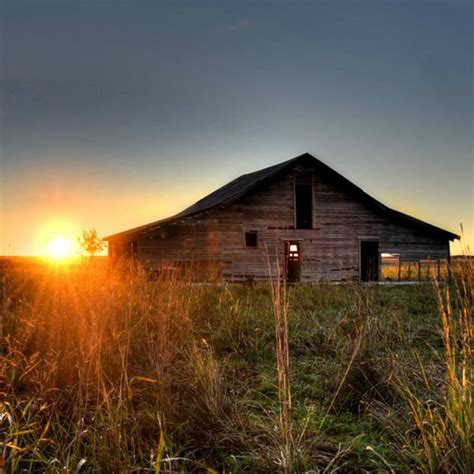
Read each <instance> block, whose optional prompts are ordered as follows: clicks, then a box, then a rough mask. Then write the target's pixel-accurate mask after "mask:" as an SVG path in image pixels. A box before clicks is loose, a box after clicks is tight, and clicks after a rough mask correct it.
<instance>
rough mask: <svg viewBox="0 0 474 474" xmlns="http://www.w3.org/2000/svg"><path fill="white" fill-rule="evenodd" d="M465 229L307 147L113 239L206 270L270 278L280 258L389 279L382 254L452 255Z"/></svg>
mask: <svg viewBox="0 0 474 474" xmlns="http://www.w3.org/2000/svg"><path fill="white" fill-rule="evenodd" d="M454 239H459V236H458V235H456V234H453V233H451V232H448V231H446V230H443V229H441V228H439V227H436V226H434V225H431V224H428V223H426V222H423V221H421V220H419V219H416V218H414V217H411V216H408V215H406V214H403V213H401V212H399V211H396V210H394V209H391V208H389V207H387V206H385V205H384V204H382V203H381V202H379V201H377V200H376V199H374V198H373V197H371V196H369V195H368V194H367V193H365V192H364V191H363V190H362V189H361V188H359V187H358V186H356V185H355V184H353V183H351V182H350V181H349V180H348V179H346V178H345V177H344V176H342V175H341V174H339V173H338V172H336V171H335V170H333V169H331V168H330V167H329V166H328V165H326V164H325V163H323V162H322V161H321V160H319V159H317V158H315V157H314V156H312V155H310V154H308V153H305V154H303V155H300V156H297V157H296V158H293V159H290V160H288V161H285V162H283V163H279V164H276V165H274V166H270V167H268V168H265V169H262V170H259V171H255V172H253V173H249V174H245V175H243V176H240V177H239V178H236V179H234V180H233V181H231V182H230V183H228V184H226V185H224V186H222V187H221V188H219V189H217V190H216V191H214V192H212V193H211V194H209V195H208V196H205V197H204V198H202V199H201V200H199V201H198V202H196V203H195V204H193V205H192V206H190V207H188V208H187V209H185V210H184V211H182V212H180V213H179V214H176V215H174V216H172V217H168V218H166V219H162V220H158V221H156V222H152V223H150V224H146V225H143V226H140V227H136V228H133V229H130V230H126V231H123V232H120V233H117V234H114V235H110V236H108V237H106V238H105V240H107V241H108V243H109V256H110V257H111V258H113V259H114V258H118V257H131V258H134V259H137V260H138V261H139V262H141V263H142V264H143V265H144V266H145V267H147V268H149V269H151V270H154V271H157V272H171V273H174V272H180V271H182V270H183V269H185V268H190V267H192V268H193V269H194V271H195V272H196V274H198V275H199V276H200V278H202V279H206V276H209V275H211V274H213V275H214V276H215V275H217V277H218V278H220V279H222V280H226V281H245V280H249V279H250V280H265V279H267V278H268V275H269V271H268V269H269V264H268V262H269V259H270V261H274V259H278V260H279V261H280V262H281V265H280V267H281V268H283V269H284V274H285V275H286V278H287V279H288V281H293V282H296V281H303V282H315V281H347V280H354V279H360V280H364V281H371V280H375V281H376V280H378V279H379V278H380V265H381V256H382V255H384V254H386V255H396V256H398V259H399V261H404V262H414V263H415V262H418V263H419V262H420V261H422V260H429V261H432V262H438V269H439V264H440V262H449V258H450V253H449V242H450V241H452V240H454Z"/></svg>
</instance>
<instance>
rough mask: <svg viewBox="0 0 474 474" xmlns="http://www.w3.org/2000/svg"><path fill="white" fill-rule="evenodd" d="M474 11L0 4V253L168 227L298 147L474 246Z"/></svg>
mask: <svg viewBox="0 0 474 474" xmlns="http://www.w3.org/2000/svg"><path fill="white" fill-rule="evenodd" d="M473 13H474V12H473V3H472V2H470V1H463V0H449V1H447V0H446V1H441V0H430V1H421V0H420V1H417V0H409V1H402V0H400V1H399V0H385V1H384V0H377V1H364V0H360V1H356V0H352V1H349V0H348V1H342V0H341V1H338V0H332V1H327V2H325V1H312V2H311V1H302V2H299V1H292V2H289V1H288V2H285V1H269V0H266V1H263V0H262V1H245V0H243V1H239V2H229V1H225V0H224V1H222V0H221V1H206V0H204V1H163V2H160V1H148V0H136V1H132V0H127V1H125V0H113V1H111V0H110V1H106V0H81V1H73V0H62V1H61V0H29V1H28V0H3V1H2V0H0V35H1V37H0V54H1V55H0V81H1V82H0V158H1V163H0V193H1V204H0V205H1V209H0V219H1V220H0V255H1V254H3V255H39V254H44V253H45V252H46V249H47V244H48V242H49V240H50V239H51V238H53V237H55V236H58V235H63V234H64V236H65V237H67V238H71V236H72V239H75V236H76V235H77V234H79V233H80V232H81V231H82V229H89V228H92V227H95V228H96V229H97V231H98V233H99V235H101V236H105V235H108V234H111V233H115V232H118V231H121V230H125V229H127V228H130V227H133V226H137V225H141V224H144V223H147V222H151V221H154V220H157V219H159V218H162V217H166V216H168V215H171V214H173V213H175V212H178V211H180V210H182V209H183V208H184V207H186V206H188V205H189V204H192V203H193V202H194V201H196V200H197V199H199V198H201V197H202V196H204V195H205V194H207V193H209V192H211V191H213V190H214V189H215V188H217V187H219V186H221V185H223V184H225V183H226V182H227V181H229V180H231V179H233V178H235V177H237V176H238V175H240V174H243V173H246V172H251V171H255V170H257V169H260V168H263V167H265V166H269V165H272V164H275V163H278V162H281V161H284V160H287V159H289V158H292V157H294V156H297V155H299V154H301V153H304V152H309V153H312V154H314V155H315V156H317V157H319V158H321V159H322V160H323V161H324V162H326V163H327V164H329V165H330V166H331V167H333V168H334V169H336V170H337V171H339V172H341V173H342V174H343V175H344V176H346V177H347V178H348V179H350V180H351V181H353V182H354V183H356V184H357V185H359V186H361V187H362V188H363V189H364V190H365V191H367V192H368V193H369V194H371V195H372V196H374V197H376V198H377V199H379V200H381V201H382V202H383V203H385V204H387V205H389V206H390V207H394V208H396V209H398V210H400V211H403V212H407V213H409V214H412V215H414V216H416V217H418V218H420V219H422V220H426V221H428V222H430V223H432V224H435V225H437V226H440V227H443V228H445V229H447V230H450V231H454V232H456V233H460V223H462V224H463V227H464V234H465V239H464V245H465V246H467V245H469V246H470V248H471V249H473V248H474V223H473V220H474V216H473V214H474V194H473V189H474V170H473V166H474V164H473V161H474V158H473V110H474V108H473V106H474V94H473ZM459 250H460V248H459V245H457V244H456V245H455V246H453V247H452V251H453V252H454V253H458V252H459Z"/></svg>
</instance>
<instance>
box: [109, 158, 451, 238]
mask: <svg viewBox="0 0 474 474" xmlns="http://www.w3.org/2000/svg"><path fill="white" fill-rule="evenodd" d="M296 165H303V166H312V167H313V168H314V169H315V170H317V171H318V172H319V173H321V175H324V176H325V177H326V178H327V179H328V180H330V181H332V182H334V183H335V184H337V185H338V186H339V187H340V189H343V190H344V191H346V192H347V193H348V194H350V195H351V196H353V197H354V198H356V199H358V200H360V201H362V202H364V203H365V204H367V205H368V206H369V207H371V208H372V209H374V210H375V211H377V212H379V213H381V214H382V215H385V216H387V217H388V218H390V219H392V220H394V221H397V222H400V223H401V224H404V225H408V226H412V227H417V228H419V229H420V230H423V231H424V232H425V233H428V234H431V235H434V236H436V237H439V238H441V239H448V240H454V239H459V236H458V235H456V234H453V233H452V232H448V231H447V230H444V229H441V228H439V227H436V226H434V225H431V224H428V223H427V222H423V221H421V220H419V219H416V218H415V217H411V216H409V215H407V214H403V213H402V212H399V211H396V210H394V209H391V208H389V207H387V206H385V205H384V204H382V203H381V202H380V201H377V200H376V199H375V198H373V197H372V196H370V195H369V194H367V193H366V192H365V191H363V190H362V189H361V188H359V187H358V186H356V185H355V184H354V183H352V182H350V181H349V180H348V179H346V178H344V176H342V175H341V174H339V173H338V172H337V171H335V170H333V169H332V168H330V167H329V166H328V165H326V164H325V163H323V162H322V161H321V160H319V159H318V158H316V157H314V156H313V155H310V154H309V153H304V154H303V155H299V156H297V157H295V158H292V159H291V160H287V161H284V162H282V163H279V164H277V165H273V166H270V167H268V168H264V169H261V170H259V171H254V172H253V173H248V174H244V175H242V176H239V177H238V178H236V179H234V180H233V181H230V182H229V183H227V184H226V185H224V186H222V187H221V188H219V189H217V190H216V191H214V192H212V193H210V194H208V195H207V196H205V197H203V198H202V199H200V200H199V201H197V202H196V203H194V204H193V205H192V206H190V207H188V208H186V209H184V210H183V211H181V212H180V213H178V214H176V215H174V216H171V217H167V218H165V219H161V220H158V221H155V222H151V223H149V224H145V225H142V226H139V227H135V228H133V229H129V230H126V231H123V232H119V233H117V234H113V235H109V236H108V237H105V240H109V241H125V242H126V241H130V240H135V239H136V238H137V237H139V236H144V235H147V234H149V233H150V232H153V231H155V230H156V229H158V228H160V227H163V226H165V225H168V224H171V223H175V222H177V221H180V220H183V219H186V218H190V217H194V216H197V215H199V214H202V213H204V212H209V211H212V210H214V209H222V208H225V207H226V206H228V205H230V204H232V203H234V202H235V201H237V200H238V199H240V198H242V197H243V196H245V195H246V194H248V193H250V192H251V191H254V190H256V189H257V188H260V187H261V186H263V185H265V184H268V183H269V182H270V181H272V180H273V179H275V178H277V177H278V176H280V175H281V174H283V173H284V172H286V171H288V170H290V169H291V168H292V167H294V166H296Z"/></svg>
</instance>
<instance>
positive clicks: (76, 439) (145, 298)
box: [0, 263, 240, 472]
mask: <svg viewBox="0 0 474 474" xmlns="http://www.w3.org/2000/svg"><path fill="white" fill-rule="evenodd" d="M43 270H44V269H43ZM187 289H188V286H187V284H186V282H181V281H178V280H169V279H168V280H163V281H155V282H153V283H151V282H149V281H148V276H147V275H146V274H145V272H144V271H143V270H142V269H141V268H140V267H138V266H135V265H132V266H131V264H128V263H122V264H121V265H116V266H114V267H109V266H104V267H103V268H97V267H94V268H87V266H86V267H81V268H80V269H76V270H73V269H66V268H60V267H56V268H54V267H49V268H48V270H47V271H45V272H44V273H43V274H39V275H32V276H31V275H30V276H28V275H26V276H25V275H22V276H21V279H18V278H16V276H15V275H10V276H6V277H5V281H4V294H5V295H6V297H5V300H4V304H3V321H4V326H5V331H6V334H7V336H6V338H5V340H4V344H5V345H4V350H3V354H2V357H1V365H0V381H1V391H2V394H3V395H4V397H3V402H2V403H1V407H0V408H1V417H2V418H1V421H0V423H1V425H0V427H1V430H2V435H3V437H4V438H3V442H2V450H3V453H2V454H3V459H4V462H5V463H6V465H7V466H8V467H9V469H11V470H12V471H14V470H18V469H27V470H29V469H33V470H34V469H38V470H44V469H57V470H58V471H59V470H63V469H66V470H74V468H75V466H77V469H79V468H80V467H81V466H82V465H84V466H85V467H84V468H88V469H98V468H101V469H103V470H105V471H107V472H119V471H127V470H132V469H133V468H134V467H135V466H148V467H149V468H156V469H158V468H159V465H158V464H157V463H158V462H159V460H158V457H159V456H158V454H157V446H158V445H159V444H160V440H162V441H161V446H163V440H165V451H164V453H163V452H162V453H161V454H160V456H161V460H162V461H163V454H165V455H166V456H168V457H169V456H171V457H174V458H177V459H176V460H175V461H174V462H173V463H172V464H173V469H176V467H177V466H180V465H182V466H186V465H187V463H191V464H190V465H191V466H192V465H193V463H194V462H196V460H199V459H201V457H204V458H205V456H200V453H199V451H200V450H202V451H203V452H205V454H206V455H208V454H209V452H212V450H217V449H219V447H220V446H221V445H225V444H226V443H230V442H235V443H238V442H239V438H240V434H239V423H240V421H239V417H238V415H237V414H236V410H234V408H233V405H232V402H231V401H230V400H229V398H228V397H227V394H226V393H225V388H224V386H223V384H222V381H221V376H220V372H219V366H218V364H217V362H216V361H215V359H214V356H213V352H212V349H211V348H209V347H208V346H207V345H206V344H205V342H204V341H202V340H200V339H199V338H198V337H197V336H196V334H195V330H194V324H193V321H192V319H191V317H190V315H189V308H190V304H191V301H192V298H194V297H195V294H196V292H194V294H193V295H192V294H191V293H190V292H189V291H187ZM232 438H233V439H232ZM171 439H172V440H173V442H174V443H176V445H169V444H168V442H167V440H171ZM181 452H186V453H192V456H189V458H190V459H189V461H188V460H187V459H184V458H185V456H182V455H180V454H181ZM166 456H165V458H166ZM169 463H170V461H169V460H168V465H169ZM188 467H189V466H188Z"/></svg>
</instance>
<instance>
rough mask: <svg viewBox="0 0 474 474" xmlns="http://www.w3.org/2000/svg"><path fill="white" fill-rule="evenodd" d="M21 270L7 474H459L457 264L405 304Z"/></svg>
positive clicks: (11, 287) (3, 426)
mask: <svg viewBox="0 0 474 474" xmlns="http://www.w3.org/2000/svg"><path fill="white" fill-rule="evenodd" d="M34 268H35V269H34V270H31V271H29V270H28V269H26V268H25V269H24V270H22V271H21V272H15V271H11V272H7V273H4V274H3V277H2V281H1V285H2V288H1V295H2V303H3V304H2V307H1V311H2V320H3V331H4V337H3V340H2V342H3V347H2V353H1V358H0V393H1V398H0V454H1V455H2V456H3V459H4V462H5V464H6V466H7V469H8V471H12V472H15V471H16V472H19V471H21V470H26V471H28V472H44V471H48V472H82V471H88V472H94V471H99V470H100V471H102V472H134V471H138V470H141V471H145V472H149V471H155V472H176V471H178V472H183V471H184V472H201V471H205V470H208V471H209V470H212V469H215V470H221V471H225V472H240V471H241V470H247V471H251V472H274V471H278V472H280V471H283V472H306V471H308V470H311V469H314V470H317V471H318V470H319V471H320V472H336V471H347V472H351V471H352V472H357V471H359V472H360V471H364V470H365V471H370V470H371V469H373V470H376V469H379V470H382V471H383V470H388V471H393V472H403V471H409V470H419V471H421V472H469V471H470V470H472V436H473V424H472V409H473V408H472V336H473V333H472V281H473V273H472V266H469V265H466V266H465V267H463V270H462V272H461V271H460V270H457V271H456V274H455V279H453V281H452V282H451V284H449V285H439V286H438V287H436V286H433V288H430V287H429V285H420V287H407V288H406V289H403V288H400V287H398V288H377V287H375V286H373V285H357V284H354V285H352V286H350V287H342V286H338V287H333V286H319V287H312V286H304V285H295V286H288V285H286V283H285V281H284V278H282V269H281V268H278V267H277V268H276V270H275V273H274V278H273V280H272V284H270V285H266V284H261V285H259V284H257V285H235V286H231V287H226V286H209V285H195V284H193V283H192V282H193V279H194V277H193V275H184V277H183V275H180V278H178V275H173V274H171V275H167V276H166V277H165V276H163V277H158V278H155V279H150V276H149V275H148V274H147V273H146V272H145V271H144V270H143V269H142V268H140V267H139V266H135V265H133V264H129V263H126V262H123V263H122V264H120V265H116V266H108V265H92V264H91V265H88V264H81V265H79V266H78V267H77V268H76V267H71V268H70V269H67V268H64V267H57V268H55V267H47V266H46V267H45V266H44V265H43V266H38V267H34ZM276 275H278V278H276ZM425 318H430V319H427V320H426V321H425ZM367 431H370V439H367ZM348 433H349V435H348ZM381 433H382V434H381ZM389 436H390V437H389ZM388 437H389V438H388ZM387 439H388V441H387Z"/></svg>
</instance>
